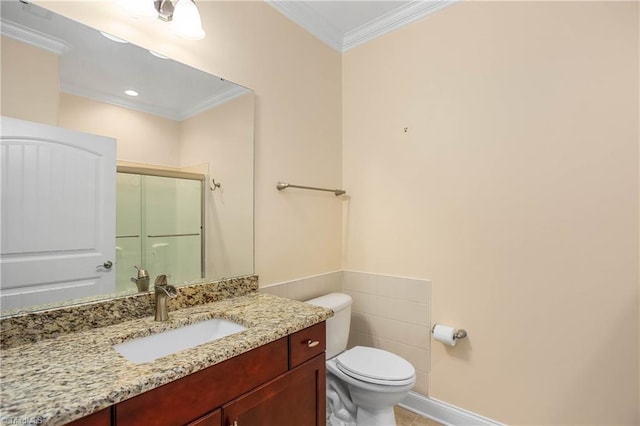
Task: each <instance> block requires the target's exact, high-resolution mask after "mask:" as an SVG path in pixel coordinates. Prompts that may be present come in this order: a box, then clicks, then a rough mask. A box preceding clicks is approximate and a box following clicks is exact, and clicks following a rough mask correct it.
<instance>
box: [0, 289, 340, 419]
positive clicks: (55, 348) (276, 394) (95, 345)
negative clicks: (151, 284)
mask: <svg viewBox="0 0 640 426" xmlns="http://www.w3.org/2000/svg"><path fill="white" fill-rule="evenodd" d="M256 288H257V283H256ZM181 291H182V292H183V294H182V296H183V299H185V300H192V299H195V298H196V297H194V296H193V295H191V294H189V295H188V296H187V293H188V291H189V290H188V289H181ZM136 297H138V298H141V297H143V296H136ZM178 302H179V301H178ZM183 302H184V300H183ZM118 309H119V313H118V314H120V315H121V314H122V309H121V308H118ZM109 310H110V311H111V312H112V313H114V310H115V308H114V307H113V306H111V307H110V308H109ZM92 312H100V311H99V308H95V307H94V309H93V310H92ZM331 315H332V311H331V310H328V309H324V308H319V307H315V306H311V305H307V304H304V303H301V302H297V301H293V300H289V299H283V298H279V297H276V296H271V295H267V294H262V293H259V292H257V291H255V290H252V291H249V292H246V293H245V294H241V295H233V294H232V295H226V297H222V298H220V299H219V300H216V301H213V302H209V303H202V304H200V303H198V304H195V305H193V306H188V307H184V308H181V309H177V310H175V308H174V309H171V310H170V313H169V316H170V319H169V321H168V322H164V323H163V322H156V321H154V320H153V317H151V316H144V317H142V318H135V319H127V320H126V321H122V322H119V323H117V324H111V325H104V326H99V327H92V328H88V329H85V330H81V331H75V332H59V335H57V336H55V337H48V338H39V339H37V341H34V342H23V343H16V342H4V345H3V350H2V359H1V361H2V369H1V377H0V380H1V383H0V387H1V392H0V399H1V400H2V407H1V410H0V418H1V420H2V424H11V422H13V423H16V422H24V421H29V420H32V421H33V419H35V421H39V422H40V423H39V424H46V425H62V424H71V425H75V426H79V425H105V426H107V425H118V426H122V425H141V424H146V425H163V426H164V425H216V426H222V425H225V426H227V425H229V426H232V425H233V426H241V425H272V424H273V425H276V424H277V425H282V424H300V425H314V424H316V425H322V424H324V423H325V354H324V351H325V320H326V319H327V318H329V317H330V316H331ZM211 318H224V319H227V320H230V321H234V322H236V323H239V324H242V325H243V326H244V327H246V330H244V331H241V332H238V333H236V334H232V335H229V336H226V337H223V338H220V339H218V340H214V341H211V342H208V343H205V344H202V345H199V346H196V347H192V348H190V349H185V350H182V351H180V352H177V353H174V354H171V355H168V356H164V357H162V358H158V359H155V360H153V361H149V362H145V363H140V364H135V363H133V362H131V361H129V360H127V359H125V358H124V357H123V356H122V355H120V354H119V353H118V352H117V351H116V350H115V349H114V348H113V346H114V345H116V344H119V343H122V342H125V341H130V340H132V339H135V338H139V337H143V336H147V335H153V334H156V333H162V332H163V331H166V330H168V329H174V328H180V327H184V326H185V325H189V324H193V323H197V322H201V321H205V320H208V319H211ZM86 320H87V321H98V320H97V319H95V318H86ZM3 321H4V320H3ZM29 321H32V322H33V321H35V322H33V326H34V327H37V326H38V324H37V321H39V320H36V319H34V318H31V319H29ZM2 326H3V332H4V330H5V328H6V329H7V330H8V331H9V334H11V331H10V328H11V327H12V326H15V324H14V325H11V324H10V323H7V322H6V321H4V322H3V324H2ZM45 328H46V326H45ZM71 328H72V327H71Z"/></svg>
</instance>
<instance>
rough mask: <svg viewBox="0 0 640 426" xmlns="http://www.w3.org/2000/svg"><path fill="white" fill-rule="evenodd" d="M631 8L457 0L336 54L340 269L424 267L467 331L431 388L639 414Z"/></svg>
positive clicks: (516, 407) (521, 403)
mask: <svg viewBox="0 0 640 426" xmlns="http://www.w3.org/2000/svg"><path fill="white" fill-rule="evenodd" d="M637 9H638V4H637V3H631V2H627V3H622V2H610V3H606V2H557V3H556V2H535V3H534V2H527V3H512V2H495V3H486V2H478V3H459V4H457V5H455V6H452V7H450V8H448V9H445V10H443V11H441V12H439V13H437V14H435V15H434V16H431V17H429V18H427V19H424V20H423V21H421V22H418V23H415V24H413V25H410V26H409V27H406V28H404V29H402V30H400V31H397V32H394V33H392V34H387V35H386V36H383V37H381V38H379V39H377V40H374V41H372V42H370V43H368V44H365V45H363V46H359V47H357V48H354V49H352V50H350V51H348V52H347V53H346V54H345V55H344V56H343V93H344V95H343V99H344V102H343V109H344V115H343V122H344V130H343V140H344V151H343V155H344V168H343V174H344V186H345V187H346V188H347V189H348V190H349V192H350V193H351V194H352V199H351V200H350V203H349V208H348V209H347V210H346V212H345V220H346V224H345V236H346V239H345V240H346V243H345V244H346V245H345V269H355V270H360V271H368V272H376V273H383V274H390V275H404V276H413V277H418V278H429V279H431V281H432V317H431V320H432V322H440V323H444V324H449V325H453V326H457V327H463V328H466V329H467V331H468V332H469V338H468V339H466V340H464V341H462V342H461V343H460V344H459V345H458V346H456V347H455V348H451V347H444V346H443V345H442V344H441V343H438V342H433V341H432V351H431V356H432V362H431V383H430V395H431V396H432V397H434V398H437V399H440V400H444V401H446V402H449V403H452V404H454V405H457V406H460V407H462V408H465V409H467V410H471V411H473V412H476V413H479V414H482V415H485V416H488V417H490V418H493V419H496V420H499V421H503V422H506V423H509V424H545V425H551V424H553V425H558V424H627V425H631V424H638V423H639V422H640V418H639V417H638V405H637V404H638V368H639V366H638V339H639V335H640V330H639V324H638V279H639V278H638V273H639V272H638V271H639V253H638V214H639V211H638V172H639V170H638V116H639V110H638V75H639V74H638V73H639V70H638V59H639V58H638V48H639V45H638V43H639V42H638V36H639V34H638V10H637ZM405 127H407V128H408V129H407V132H405V131H404V128H405Z"/></svg>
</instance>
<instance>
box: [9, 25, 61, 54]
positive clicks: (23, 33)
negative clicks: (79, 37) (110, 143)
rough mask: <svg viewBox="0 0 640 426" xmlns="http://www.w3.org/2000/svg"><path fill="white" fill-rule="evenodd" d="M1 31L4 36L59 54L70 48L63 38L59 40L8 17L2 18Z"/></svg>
mask: <svg viewBox="0 0 640 426" xmlns="http://www.w3.org/2000/svg"><path fill="white" fill-rule="evenodd" d="M0 33H1V34H2V35H3V36H6V37H10V38H12V39H14V40H18V41H21V42H23V43H27V44H30V45H32V46H35V47H39V48H40V49H44V50H46V51H47V52H51V53H54V54H56V55H58V56H62V55H63V54H64V52H66V51H67V50H68V49H69V48H68V46H67V44H66V43H65V42H64V41H62V40H58V39H56V38H53V37H50V36H48V35H46V34H44V33H41V32H38V31H34V30H32V29H31V28H28V27H25V26H24V25H20V24H17V23H15V22H11V21H8V20H6V19H1V20H0Z"/></svg>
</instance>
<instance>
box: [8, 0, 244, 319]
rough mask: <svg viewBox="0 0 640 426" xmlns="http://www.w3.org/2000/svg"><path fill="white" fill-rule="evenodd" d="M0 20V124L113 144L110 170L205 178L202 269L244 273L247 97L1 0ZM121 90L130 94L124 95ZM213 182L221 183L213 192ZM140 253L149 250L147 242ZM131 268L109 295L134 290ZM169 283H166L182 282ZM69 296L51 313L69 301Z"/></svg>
mask: <svg viewBox="0 0 640 426" xmlns="http://www.w3.org/2000/svg"><path fill="white" fill-rule="evenodd" d="M0 13H1V17H2V26H1V29H2V51H1V53H2V80H1V84H2V91H1V97H2V98H1V102H2V103H1V105H2V111H1V113H2V115H3V116H8V117H13V118H18V119H21V120H27V121H31V122H36V123H43V124H48V125H52V126H58V127H61V128H66V129H70V130H75V131H81V132H86V133H92V134H96V135H102V136H108V137H111V138H114V139H116V141H117V160H118V166H128V167H132V166H134V167H141V168H145V169H151V170H163V171H170V172H191V173H199V174H202V175H204V176H205V181H204V197H203V201H202V207H203V209H202V216H203V223H204V229H205V232H204V250H203V251H204V253H205V256H204V260H203V261H202V262H201V264H200V269H201V270H202V269H203V270H204V277H205V278H206V279H207V280H215V279H220V278H222V277H227V278H229V277H235V276H242V275H248V274H252V273H253V272H254V266H253V265H254V261H253V124H254V95H253V92H252V91H251V90H249V89H247V88H244V87H242V86H239V85H236V84H234V83H231V82H229V81H227V80H224V79H221V78H220V77H217V76H214V75H211V74H207V73H205V72H202V71H199V70H197V69H194V68H191V67H189V66H186V65H184V64H181V63H178V62H175V61H173V60H171V59H168V58H165V57H162V56H161V55H157V54H155V53H154V52H150V51H148V50H145V49H143V48H140V47H137V46H134V45H132V44H130V43H126V42H125V43H118V42H115V41H112V40H110V39H108V38H106V37H105V36H104V35H102V34H101V33H100V32H99V31H97V30H95V29H92V28H89V27H87V26H85V25H82V24H79V23H77V22H75V21H72V20H69V19H67V18H65V17H63V16H60V15H57V14H54V13H52V12H50V11H48V10H46V9H43V8H41V7H38V6H35V5H33V4H23V3H21V2H19V1H17V0H16V1H3V4H2V8H1V9H0ZM125 90H135V91H136V92H137V93H138V96H136V97H130V96H128V95H126V94H125ZM114 167H115V165H114ZM212 179H215V181H216V182H217V183H220V184H221V186H220V187H219V188H216V187H215V186H213V184H212ZM212 189H215V190H212ZM156 192H157V194H159V195H163V194H165V195H167V194H169V193H170V192H171V191H167V190H165V189H157V190H156ZM118 195H120V194H118ZM161 199H162V197H161ZM177 199H178V200H179V201H177V205H176V206H174V207H172V208H169V207H167V205H166V204H165V205H164V206H160V205H156V206H155V207H154V209H169V210H171V209H173V210H177V209H179V208H181V207H180V205H181V204H184V203H185V201H184V200H180V197H178V198H177ZM187 203H188V202H187ZM113 209H115V205H114V206H113ZM190 233H192V232H190ZM161 235H164V234H161ZM113 238H114V239H115V235H114V236H113ZM162 243H163V242H161V243H157V244H162ZM149 244H151V247H150V249H149V250H146V249H145V250H146V251H147V253H148V252H153V244H155V243H149ZM116 246H118V244H116ZM145 247H146V246H145ZM159 247H160V246H157V247H156V249H158V251H157V257H161V256H165V257H168V258H170V259H167V262H169V263H171V262H173V263H174V264H176V263H179V264H180V265H184V264H186V263H188V262H194V263H199V262H200V261H199V259H198V255H197V254H196V255H195V256H193V257H195V259H194V258H192V256H191V255H188V259H184V258H181V256H184V255H185V251H184V250H179V251H178V252H171V250H169V251H165V252H163V253H160V251H162V248H159ZM163 247H164V246H163ZM120 248H121V249H122V247H120ZM0 256H2V255H1V254H0ZM141 256H142V254H141ZM157 257H156V259H157ZM112 259H114V260H115V259H117V254H116V253H112ZM151 259H153V256H152V257H151ZM4 260H6V259H2V257H0V261H4ZM145 262H147V263H148V265H145ZM154 262H155V261H153V260H149V259H148V256H146V255H145V256H143V257H141V258H140V263H141V265H136V266H142V267H144V268H145V269H147V270H148V271H149V274H150V275H151V282H152V283H153V279H154V278H155V276H157V275H159V274H162V273H166V272H167V271H164V270H153V268H154V267H160V266H151V265H157V263H154ZM120 263H123V264H120ZM130 263H131V262H124V261H120V262H116V264H115V268H114V270H113V273H114V274H115V275H116V276H118V277H119V278H118V280H117V283H116V284H117V285H116V288H117V289H118V294H126V293H135V292H137V290H138V289H137V287H136V285H135V284H134V283H133V282H131V281H130V278H131V277H134V276H135V273H136V271H135V269H134V268H132V267H131V265H130ZM176 270H177V269H176ZM178 275H179V276H178V277H176V279H174V280H170V282H171V283H172V284H180V283H181V282H182V281H183V278H184V277H183V276H182V274H181V273H179V274H178ZM200 275H202V273H201V274H200ZM0 278H4V277H0ZM125 278H126V280H125ZM1 281H4V279H3V280H1ZM184 281H190V282H193V281H192V280H190V279H184ZM32 290H38V289H37V288H35V287H34V288H33V289H32ZM0 291H2V289H0ZM113 296H114V294H105V295H104V296H103V297H113ZM71 299H73V297H68V298H66V299H65V300H60V301H55V303H54V305H66V304H69V303H75V302H76V301H74V300H71ZM46 303H49V301H47V302H46ZM0 308H2V314H7V312H6V310H5V309H4V307H2V306H0ZM39 308H41V307H39V306H37V307H21V309H23V310H29V309H39Z"/></svg>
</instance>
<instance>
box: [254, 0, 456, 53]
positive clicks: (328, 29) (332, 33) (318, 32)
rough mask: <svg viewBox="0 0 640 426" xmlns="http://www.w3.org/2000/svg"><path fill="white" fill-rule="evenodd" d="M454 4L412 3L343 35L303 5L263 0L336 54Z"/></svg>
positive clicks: (423, 0)
mask: <svg viewBox="0 0 640 426" xmlns="http://www.w3.org/2000/svg"><path fill="white" fill-rule="evenodd" d="M458 1H460V0H414V1H412V2H411V3H408V4H407V5H405V6H401V7H399V8H397V9H395V10H392V11H391V12H389V13H387V14H384V15H382V16H380V17H378V18H376V19H374V20H372V21H370V22H367V23H365V24H363V25H361V26H360V27H358V28H355V29H353V30H351V31H349V32H347V33H346V34H343V33H342V31H340V30H338V29H337V28H336V27H335V26H333V25H332V24H331V22H330V21H329V20H328V19H326V18H325V17H323V16H321V15H318V13H317V12H316V11H315V10H313V9H312V8H311V7H309V6H308V5H307V4H306V2H305V1H288V0H266V2H267V3H268V4H269V5H270V6H272V7H273V8H274V9H276V10H278V11H279V12H280V13H282V14H283V15H284V16H286V17H287V18H289V19H290V20H292V21H293V22H295V23H297V24H298V25H300V26H301V27H303V28H304V29H305V30H307V31H308V32H310V33H311V34H313V35H314V36H316V37H317V38H318V39H320V40H321V41H323V42H324V43H325V44H327V45H329V46H330V47H332V48H333V49H335V50H337V51H338V52H345V51H347V50H349V49H351V48H353V47H356V46H358V45H360V44H364V43H366V42H368V41H370V40H373V39H375V38H377V37H380V36H382V35H384V34H387V33H389V32H391V31H395V30H397V29H399V28H402V27H404V26H405V25H408V24H410V23H412V22H415V21H417V20H419V19H422V18H424V17H425V16H427V15H430V14H432V13H435V12H437V11H439V10H441V9H444V8H445V7H448V6H451V5H452V4H454V3H457V2H458Z"/></svg>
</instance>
